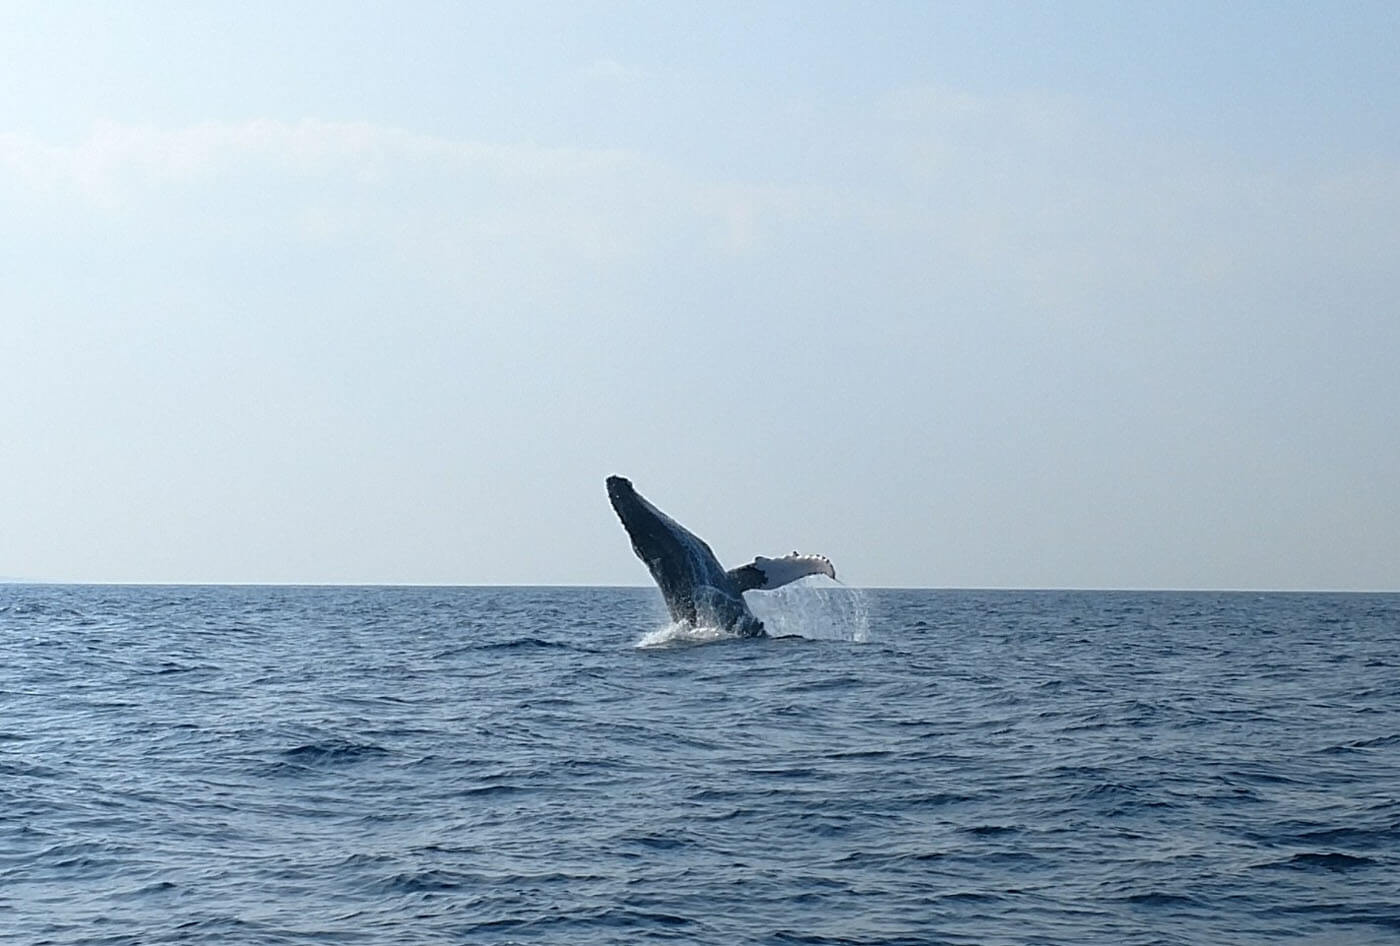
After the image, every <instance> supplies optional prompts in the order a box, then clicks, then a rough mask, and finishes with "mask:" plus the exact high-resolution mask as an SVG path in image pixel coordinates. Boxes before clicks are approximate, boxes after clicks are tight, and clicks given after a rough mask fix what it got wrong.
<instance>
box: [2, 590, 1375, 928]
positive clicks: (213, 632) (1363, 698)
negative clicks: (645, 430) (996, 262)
mask: <svg viewBox="0 0 1400 946" xmlns="http://www.w3.org/2000/svg"><path fill="white" fill-rule="evenodd" d="M751 597H757V596H753V595H751ZM755 610H756V611H758V613H759V616H760V617H762V618H764V619H765V620H766V621H767V622H768V625H769V627H770V629H774V630H776V631H779V632H781V633H784V634H787V635H790V636H786V637H782V638H778V639H757V640H731V639H724V638H722V637H720V636H718V635H713V634H705V633H698V634H685V633H683V632H681V631H679V630H678V629H675V628H669V627H668V626H667V624H666V617H665V612H664V610H663V608H662V605H661V601H660V596H659V595H658V593H657V592H656V590H655V589H654V588H476V587H461V588H453V587H428V588H406V587H280V586H279V587H245V586H228V587H218V586H212V587H183V586H150V587H144V586H142V587H138V586H76V585H3V586H0V943H4V944H7V946H8V944H79V943H83V944H157V943H199V944H212V943H249V944H281V943H286V944H311V943H336V944H339V943H385V944H390V943H393V944H401V943H412V944H438V943H441V944H478V943H483V944H485V943H489V944H498V943H520V944H570V946H580V944H583V946H587V944H605V943H606V944H611V943H635V942H655V941H667V942H676V943H714V944H743V943H763V944H872V946H873V944H896V943H898V944H915V943H917V944H942V943H947V944H967V946H974V944H975V946H995V944H1007V946H1011V944H1015V946H1031V944H1035V946H1044V944H1062V943H1063V944H1071V943H1072V944H1084V943H1106V944H1107V943H1112V944H1193V946H1194V944H1213V946H1223V944H1254V943H1271V944H1272V943H1281V942H1285V943H1319V944H1320V943H1334V944H1368V943H1400V595H1386V594H1253V593H1194V592H1177V593H1157V592H1153V593H1143V592H1059V591H1039V592H1038V591H904V590H865V591H860V590H852V589H846V588H843V587H840V586H835V585H831V584H817V583H816V582H815V581H812V582H803V583H800V584H799V585H798V586H790V587H789V588H788V589H784V590H783V591H782V592H779V593H775V594H774V595H773V596H772V597H770V598H769V599H767V600H765V601H763V602H762V608H761V609H760V608H759V607H758V606H755Z"/></svg>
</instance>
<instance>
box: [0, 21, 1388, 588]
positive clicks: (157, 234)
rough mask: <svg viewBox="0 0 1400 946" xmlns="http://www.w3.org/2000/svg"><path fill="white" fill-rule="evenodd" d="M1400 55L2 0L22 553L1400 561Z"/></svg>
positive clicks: (1125, 33)
mask: <svg viewBox="0 0 1400 946" xmlns="http://www.w3.org/2000/svg"><path fill="white" fill-rule="evenodd" d="M1397 36H1400V5H1396V4H1394V3H1389V2H1381V3H1361V2H1355V3H1341V4H1317V3H1288V2H1269V3H1250V2H1241V3H1232V4H1219V3H1192V2H1180V3H1170V4H1157V5H1145V4H1123V3H1116V2H1106V3H1097V2H1087V0H1086V2H1065V3H1059V4H1050V3H998V2H974V3H934V2H929V3H908V4H899V3H885V4H858V3H848V4H837V3H816V2H813V3H785V4H773V3H753V2H745V3H732V4H730V3H706V4H649V3H640V2H638V3H587V2H560V3H510V4H499V5H497V4H489V3H482V4H459V3H431V2H410V3H398V2H396V3H392V4H391V3H382V4H380V3H341V2H298V3H285V2H276V3H272V2H257V0H253V2H240V3H216V2H210V3H200V4H187V3H183V2H178V3H177V2H172V3H165V2H154V0H152V2H140V3H131V4H109V3H67V2H57V0H46V2H34V3H30V2H23V0H0V72H2V73H3V75H4V81H3V82H0V358H2V359H3V371H0V442H3V444H4V445H5V449H4V451H3V454H0V576H6V577H10V578H19V579H33V580H59V581H123V582H125V581H151V582H279V583H280V582H293V583H302V582H304V583H321V582H328V583H342V582H344V583H360V582H368V583H379V582H383V583H425V584H437V583H442V584H496V583H538V584H575V583H577V584H646V583H647V582H648V578H647V575H646V571H645V569H644V567H643V566H642V565H641V564H640V563H639V562H638V561H637V560H636V559H635V558H634V557H633V555H632V552H631V549H630V547H629V544H628V542H627V539H626V537H625V535H624V534H623V533H622V530H621V527H620V526H619V524H618V523H617V521H616V519H615V518H614V516H613V513H612V511H611V509H610V508H609V506H608V503H607V499H606V495H605V492H604V488H603V480H604V478H605V477H606V476H607V475H609V474H612V473H619V474H623V475H627V476H629V477H630V478H631V479H632V480H633V481H634V483H635V484H636V485H637V487H638V489H639V490H640V491H641V492H643V493H644V494H645V495H646V496H647V497H648V498H650V499H651V500H652V501H653V502H655V503H656V504H657V505H658V506H660V507H661V508H662V509H664V510H666V511H667V512H669V513H670V514H671V515H673V516H674V517H675V518H677V519H678V520H679V521H681V522H683V523H685V524H686V525H688V526H689V527H690V528H691V529H693V530H694V531H695V532H697V533H698V534H699V535H701V536H702V537H704V538H705V539H707V540H708V542H709V543H710V545H711V546H712V547H713V548H714V549H715V551H716V553H717V554H718V555H719V557H720V559H721V560H722V561H724V562H725V563H726V564H731V565H733V564H740V563H741V562H744V561H748V560H749V559H751V558H752V556H754V555H755V554H766V555H777V554H783V553H786V552H788V551H791V550H793V549H799V550H802V551H804V552H821V553H825V554H826V555H828V556H830V557H831V559H832V560H833V562H834V563H835V565H836V568H837V572H838V575H839V576H840V577H841V578H842V579H843V580H845V581H848V582H850V583H852V584H856V585H864V586H915V587H1044V588H1062V587H1071V588H1230V589H1400V369H1398V368H1397V363H1400V52H1397V47H1396V37H1397Z"/></svg>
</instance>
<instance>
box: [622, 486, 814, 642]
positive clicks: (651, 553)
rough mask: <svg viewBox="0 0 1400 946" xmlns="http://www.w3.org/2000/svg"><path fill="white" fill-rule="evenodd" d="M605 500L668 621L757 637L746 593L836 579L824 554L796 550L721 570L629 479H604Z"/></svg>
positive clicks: (758, 625)
mask: <svg viewBox="0 0 1400 946" xmlns="http://www.w3.org/2000/svg"><path fill="white" fill-rule="evenodd" d="M608 499H609V500H610V501H611V502H612V507H613V510H614V511H615V512H616V513H617V517H618V518H619V519H621V520H622V526H623V528H624V529H626V530H627V535H628V537H629V538H631V540H632V551H634V552H636V553H637V557H638V558H640V559H641V560H642V561H643V562H645V563H646V566H647V568H648V569H649V570H650V571H651V577H652V578H654V579H655V580H656V585H657V587H658V588H660V589H661V596H662V597H663V598H665V599H666V608H667V610H669V611H670V612H671V620H673V621H677V622H684V623H686V624H689V625H691V626H692V627H701V626H703V627H718V628H721V629H723V630H727V631H732V632H733V633H736V634H738V635H739V636H740V637H761V636H763V622H762V621H760V620H759V619H758V618H756V617H754V615H753V612H752V611H750V610H749V606H748V605H747V604H746V603H745V602H744V592H745V591H755V590H764V591H767V590H771V589H773V588H777V587H780V586H782V585H786V584H787V583H788V582H791V581H796V580H797V579H799V578H802V577H804V576H806V575H826V576H828V577H830V578H835V577H836V569H835V568H833V567H832V566H831V562H830V561H828V560H827V559H826V558H825V557H824V556H821V555H798V554H797V553H796V552H793V553H792V554H791V555H785V556H783V557H782V558H764V557H763V556H761V555H760V556H758V557H757V558H755V559H754V560H753V561H752V562H750V563H749V564H747V565H740V566H739V567H738V568H731V569H729V570H728V571H725V570H724V567H723V566H722V565H720V563H719V560H718V559H716V558H715V553H714V552H712V551H710V547H709V546H708V545H706V544H705V542H704V540H702V539H701V538H700V537H699V536H697V535H695V534H694V533H692V532H691V531H690V530H688V529H686V528H685V526H683V525H681V524H680V523H678V522H676V521H675V520H674V519H672V518H671V517H670V516H668V515H666V514H665V513H664V512H662V511H661V510H660V509H657V508H656V507H655V506H653V505H652V504H651V503H649V502H647V501H646V499H645V498H643V496H642V494H641V493H638V492H637V491H636V490H635V489H633V488H632V483H631V481H630V480H627V479H624V478H623V477H621V476H610V477H608Z"/></svg>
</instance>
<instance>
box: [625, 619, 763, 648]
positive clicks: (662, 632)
mask: <svg viewBox="0 0 1400 946" xmlns="http://www.w3.org/2000/svg"><path fill="white" fill-rule="evenodd" d="M736 637H738V635H737V634H734V633H733V632H731V631H726V630H724V629H723V628H720V627H706V626H704V625H701V626H700V627H694V626H692V625H690V624H687V623H685V622H684V621H677V622H676V623H674V624H668V625H666V626H665V627H661V628H657V629H656V630H654V631H650V632H648V633H646V634H643V635H642V639H641V640H639V641H637V646H638V647H674V646H677V645H681V644H709V643H712V642H714V641H726V640H732V639H734V638H736Z"/></svg>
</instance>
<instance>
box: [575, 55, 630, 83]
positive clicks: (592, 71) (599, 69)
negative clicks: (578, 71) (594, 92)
mask: <svg viewBox="0 0 1400 946" xmlns="http://www.w3.org/2000/svg"><path fill="white" fill-rule="evenodd" d="M583 75H584V77H585V78H588V79H597V80H601V81H606V82H631V81H633V80H635V79H638V78H640V77H641V75H642V71H641V69H639V68H637V67H635V66H627V65H623V64H622V63H620V62H618V61H617V60H616V59H609V58H602V59H595V60H593V61H592V62H591V63H589V64H588V65H587V66H585V67H584V69H583Z"/></svg>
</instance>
